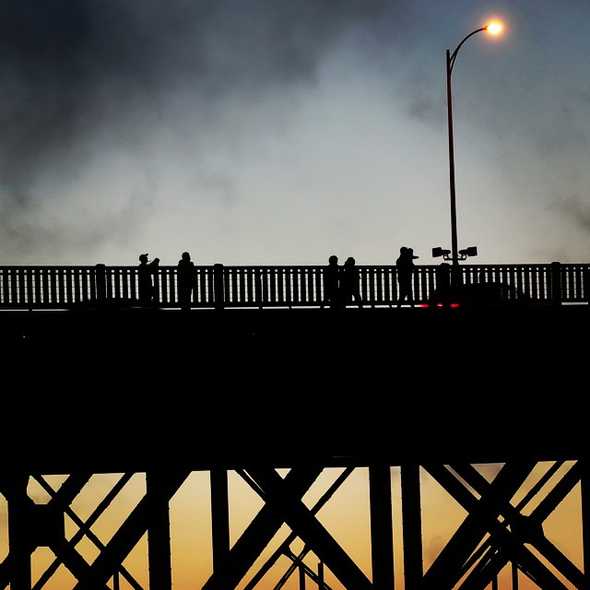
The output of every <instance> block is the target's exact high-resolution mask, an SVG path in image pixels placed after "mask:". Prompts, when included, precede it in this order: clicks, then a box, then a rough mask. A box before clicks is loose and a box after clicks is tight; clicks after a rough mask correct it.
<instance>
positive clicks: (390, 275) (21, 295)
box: [0, 263, 590, 309]
mask: <svg viewBox="0 0 590 590" xmlns="http://www.w3.org/2000/svg"><path fill="white" fill-rule="evenodd" d="M325 269H326V267H325V266H223V265H221V264H217V265H213V266H197V267H196V268H195V285H194V290H193V293H192V304H191V305H192V307H202V308H217V309H223V308H230V307H234V308H235V307H250V308H264V307H319V306H322V305H325V304H326V297H325V292H324V271H325ZM357 272H358V292H359V295H360V303H362V304H363V305H364V306H393V305H397V303H398V299H399V291H400V290H399V278H398V273H397V269H396V267H395V266H359V267H357ZM459 272H460V273H461V281H462V283H463V284H466V285H470V284H477V283H482V282H485V283H490V282H493V283H503V284H505V285H508V286H509V287H510V288H511V290H510V291H509V296H511V294H512V296H515V295H516V293H522V294H524V295H526V296H527V297H528V298H530V299H531V300H532V301H539V302H553V303H556V304H560V303H588V302H589V300H590V264H559V263H552V264H498V265H464V266H461V267H460V271H459ZM440 273H441V267H440V266H426V265H425V266H416V267H415V269H414V273H413V277H412V286H413V294H414V301H415V302H416V303H423V302H426V301H428V300H429V298H430V297H431V296H432V294H433V293H434V291H435V290H436V289H437V287H438V286H439V281H440V277H441V274H440ZM153 278H154V289H155V302H156V304H157V305H158V306H160V307H172V308H174V307H179V306H180V302H179V293H178V284H177V268H176V267H175V266H162V267H159V269H158V271H157V273H156V274H155V275H154V277H153ZM138 301H139V288H138V270H137V267H129V266H105V265H101V264H99V265H96V266H83V267H82V266H80V267H78V266H75V267H74V266H3V267H0V308H13V309H44V308H45V309H63V308H70V307H77V306H84V305H89V304H102V303H120V304H131V305H133V304H137V303H138ZM355 304H356V302H355Z"/></svg>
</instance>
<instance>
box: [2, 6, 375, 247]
mask: <svg viewBox="0 0 590 590" xmlns="http://www.w3.org/2000/svg"><path fill="white" fill-rule="evenodd" d="M384 8H385V2H384V0H371V1H366V0H341V1H339V2H334V1H333V0H331V1H327V0H298V1H297V2H289V1H287V0H284V1H283V0H280V1H277V0H273V1H270V0H250V1H247V2H244V1H243V0H201V1H197V2H195V1H189V0H142V1H141V2H139V1H137V2H134V3H131V2H126V3H121V2H118V1H116V0H56V1H55V2H51V3H39V2H37V1H36V0H7V1H5V2H3V3H2V4H1V5H0V83H1V86H2V89H3V91H2V93H1V94H2V95H1V97H0V125H1V141H0V214H1V217H2V219H3V221H2V226H1V227H0V231H2V232H3V240H4V241H9V242H10V245H11V249H12V250H13V251H15V252H18V251H20V252H26V251H28V250H30V251H34V250H35V248H37V247H38V245H39V244H40V243H47V240H49V243H51V244H53V245H55V246H56V247H63V248H67V247H72V246H74V245H75V244H79V245H81V246H82V247H84V248H86V247H89V246H90V245H91V244H92V243H99V242H100V240H101V239H107V238H108V237H109V236H110V235H112V233H113V231H116V230H117V228H118V226H117V223H115V224H114V225H113V219H112V213H111V212H109V211H106V212H105V213H104V215H103V216H99V217H98V218H97V219H96V224H95V226H94V228H93V230H92V231H88V229H87V227H86V226H85V224H81V225H79V226H75V224H68V223H61V224H60V223H57V224H54V225H52V226H51V227H45V226H44V224H43V223H42V222H40V221H39V220H38V219H37V217H36V215H35V212H36V210H37V208H38V205H39V203H40V202H41V201H43V200H47V199H49V198H51V199H53V200H54V202H55V207H56V208H59V207H61V208H63V207H66V206H67V205H65V204H64V203H63V202H62V201H61V200H60V198H59V197H48V196H47V194H46V192H45V191H44V190H43V189H44V184H43V183H44V182H45V181H46V179H47V178H48V177H50V178H51V180H52V182H53V183H54V184H55V185H57V187H58V188H59V186H60V184H61V183H63V185H64V186H68V184H69V183H70V184H71V183H72V182H73V179H75V178H76V175H77V173H78V170H79V169H81V168H84V167H87V166H88V165H89V162H90V161H91V159H92V149H93V148H94V147H95V145H94V144H95V142H96V141H97V137H100V138H101V140H102V141H103V144H102V146H101V147H102V148H103V149H104V150H108V149H110V147H111V145H110V144H113V143H116V144H117V145H118V146H121V145H122V146H124V149H127V150H131V151H136V152H138V153H140V152H141V151H142V149H143V148H144V147H145V146H144V145H143V142H144V141H145V139H144V137H145V135H144V134H145V132H146V130H147V129H149V128H150V127H152V126H157V125H158V124H159V123H160V122H161V120H162V119H166V118H168V119H176V121H175V124H176V125H177V127H178V128H182V118H183V117H186V116H187V112H186V107H185V106H183V108H178V106H177V104H176V103H175V100H176V99H177V98H178V97H179V96H182V95H185V96H188V97H189V99H188V100H190V101H191V104H192V111H193V112H192V113H191V116H200V117H201V118H202V120H203V121H204V124H208V125H211V124H212V119H213V120H214V117H215V113H216V109H218V108H219V107H218V105H219V102H220V101H223V100H224V99H225V98H227V97H232V98H233V99H236V98H240V97H242V98H243V100H248V101H255V100H257V99H258V98H259V97H264V96H265V95H266V94H267V93H268V92H271V91H273V89H275V91H280V92H281V93H288V92H289V89H290V87H293V86H294V85H300V84H305V83H308V82H311V81H313V79H314V76H315V72H316V69H317V67H318V64H319V63H320V61H321V59H322V56H323V55H324V53H325V52H326V51H327V50H328V49H329V48H330V47H331V46H332V45H333V44H334V43H335V42H336V41H337V40H338V39H339V38H340V37H341V36H342V35H344V34H346V33H347V31H350V30H353V29H355V28H358V27H363V26H365V25H366V24H367V23H369V22H373V23H375V22H377V21H378V20H379V18H380V16H382V14H383V10H384ZM183 109H184V110H183ZM105 137H107V138H108V141H105V140H104V138H105ZM109 142H110V143H109ZM91 146H92V147H91ZM205 182H206V183H209V184H214V185H215V187H216V189H215V190H218V191H221V192H222V193H223V195H224V196H223V198H224V200H225V201H228V202H229V201H231V195H229V191H230V188H231V179H223V180H220V177H219V176H217V177H216V176H215V175H213V176H210V177H209V178H206V179H205ZM39 184H41V186H39ZM87 188H88V190H95V188H96V187H87ZM148 192H149V190H148ZM146 199H147V200H148V201H149V196H148V195H147V194H146ZM130 206H131V205H130V204H125V205H124V206H123V208H124V209H128V208H129V207H130ZM138 207H139V209H137V210H126V211H124V212H123V213H126V214H127V219H129V220H133V221H137V219H138V217H139V218H140V217H141V215H140V214H139V213H140V210H141V203H138ZM119 213H121V212H119ZM100 228H102V229H100ZM109 228H110V229H109ZM130 229H131V228H130Z"/></svg>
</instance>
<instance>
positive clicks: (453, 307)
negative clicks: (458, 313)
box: [450, 303, 461, 309]
mask: <svg viewBox="0 0 590 590" xmlns="http://www.w3.org/2000/svg"><path fill="white" fill-rule="evenodd" d="M460 307H461V304H460V303H451V305H450V308H451V309H459V308H460Z"/></svg>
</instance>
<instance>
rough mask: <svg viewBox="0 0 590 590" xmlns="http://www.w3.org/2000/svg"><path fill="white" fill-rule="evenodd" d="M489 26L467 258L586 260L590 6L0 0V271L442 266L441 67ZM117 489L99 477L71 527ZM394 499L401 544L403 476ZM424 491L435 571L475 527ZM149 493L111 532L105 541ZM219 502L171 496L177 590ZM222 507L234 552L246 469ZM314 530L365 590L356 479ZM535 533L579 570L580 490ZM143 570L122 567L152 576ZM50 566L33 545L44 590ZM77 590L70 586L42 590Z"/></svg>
mask: <svg viewBox="0 0 590 590" xmlns="http://www.w3.org/2000/svg"><path fill="white" fill-rule="evenodd" d="M491 17H496V18H501V19H503V20H504V22H505V23H506V31H505V33H504V34H503V35H501V36H500V37H498V38H490V37H489V36H488V35H484V34H481V35H478V36H476V37H475V38H473V39H471V40H470V41H469V43H468V44H467V45H466V46H465V48H464V49H463V50H462V52H461V54H460V56H459V59H458V61H457V65H456V69H455V73H454V82H453V83H454V97H455V140H456V166H457V199H458V212H459V241H460V244H459V246H460V247H465V246H471V245H477V246H478V247H479V251H480V257H479V259H478V260H479V261H480V262H482V263H509V262H519V263H525V262H551V261H562V262H567V261H575V262H585V261H587V260H588V255H589V253H590V194H589V192H588V186H590V166H588V161H589V155H590V66H589V65H588V56H589V55H590V36H589V35H588V33H587V28H586V27H585V24H586V23H588V22H590V3H589V2H588V0H565V1H562V2H556V1H555V0H519V1H518V2H514V1H508V0H505V1H501V0H500V1H498V2H490V1H487V0H486V1H484V0H449V1H447V2H433V1H432V0H338V1H336V0H272V1H271V0H192V1H190V0H134V1H132V0H129V1H128V2H121V1H120V0H101V1H100V2H97V1H96V0H54V1H52V2H48V1H46V2H42V1H40V0H3V1H2V3H0V83H1V88H2V92H1V93H0V265H8V264H95V263H97V262H103V263H106V264H133V265H134V264H136V263H137V256H138V254H139V253H143V252H149V253H150V255H152V256H159V257H160V259H161V261H162V264H176V263H177V261H178V259H179V256H180V253H181V252H182V251H184V250H188V251H190V252H191V254H192V256H193V259H195V261H196V262H197V264H198V263H202V264H212V263H216V262H221V263H225V264H278V263H284V264H316V263H318V264H319V263H324V262H325V261H326V260H327V259H328V256H330V255H331V254H337V255H338V256H339V257H340V259H341V260H344V259H345V258H346V257H348V256H351V255H353V256H354V257H355V258H356V261H357V263H359V264H388V263H393V262H394V260H395V258H396V257H397V255H398V251H399V247H400V246H401V245H407V246H411V247H413V248H414V251H415V253H416V254H418V255H419V256H420V260H419V261H418V262H423V263H432V262H433V260H432V259H431V257H430V249H431V248H432V247H433V246H443V247H450V226H449V189H448V151H447V149H448V144H447V128H446V103H445V87H444V52H445V49H447V48H451V49H452V48H454V46H455V45H456V44H457V43H458V42H459V41H460V40H461V39H462V38H463V36H464V35H466V34H467V33H468V32H470V31H471V30H473V29H476V28H478V27H480V26H482V25H484V24H485V23H486V22H487V21H488V20H489V19H490V18H491ZM546 468H547V465H541V466H539V474H540V473H542V471H543V469H546ZM496 471H497V467H493V466H492V467H490V466H488V467H487V468H486V469H485V473H486V475H487V476H488V477H490V478H491V477H493V475H494V473H495V472H496ZM539 474H537V476H538V475H539ZM336 475H337V472H333V471H330V472H327V473H326V474H324V475H323V476H322V480H321V481H320V482H318V484H317V486H316V487H315V488H314V489H313V490H312V493H310V495H309V497H308V501H311V498H312V497H313V494H314V493H315V494H319V493H320V492H321V489H322V486H324V487H325V486H327V485H329V483H330V482H331V481H332V480H333V479H334V478H335V477H336ZM114 478H115V476H110V475H109V476H96V477H95V478H94V479H93V480H92V482H91V483H90V484H89V485H88V486H87V489H86V490H85V492H84V493H83V494H82V495H81V496H80V498H78V499H77V500H76V502H75V505H74V507H75V509H76V510H77V511H78V512H79V513H80V515H81V516H83V515H85V514H88V513H89V512H90V511H91V510H92V509H93V507H94V506H95V505H96V504H97V503H98V501H99V500H100V497H101V494H102V495H104V494H105V493H106V491H107V489H108V485H109V483H111V484H112V482H113V481H114ZM533 479H534V478H533ZM52 481H53V482H54V483H55V484H56V485H57V482H58V481H59V480H58V479H53V480H52ZM392 481H393V484H394V492H395V493H394V495H395V502H396V507H395V510H396V514H395V523H394V524H395V530H396V533H397V536H398V537H399V532H400V522H399V520H400V514H399V472H398V470H397V469H396V468H394V469H393V470H392ZM423 484H424V488H423V511H424V536H425V542H424V557H425V562H426V564H429V563H430V562H431V560H432V559H433V558H434V557H435V556H436V555H437V553H438V551H439V550H440V548H441V547H442V546H443V544H444V543H445V541H446V540H447V539H448V538H449V536H450V535H451V534H452V532H453V531H454V529H455V527H456V526H457V525H458V523H459V522H460V521H461V518H462V516H463V515H464V513H463V511H462V509H461V508H459V507H458V506H457V505H456V504H455V503H454V502H453V501H452V500H450V499H449V498H448V495H447V494H446V493H444V492H443V491H442V490H441V489H440V488H439V487H438V485H437V484H435V483H434V482H433V481H432V480H431V479H430V478H429V477H428V476H427V475H426V474H423ZM531 484H532V481H531V482H529V483H528V485H531ZM143 485H144V484H143V479H142V476H141V475H137V476H136V477H135V478H134V480H132V482H131V483H130V484H129V485H128V486H127V487H126V488H125V491H124V493H123V494H122V497H121V500H120V502H118V503H117V504H116V505H115V506H114V507H113V509H112V510H111V511H110V512H109V514H108V516H107V515H105V517H104V518H103V519H101V520H100V521H99V523H98V524H97V526H96V532H97V534H99V536H101V538H103V540H104V541H107V540H108V538H109V536H110V535H111V534H112V533H113V531H114V530H115V529H116V527H117V526H118V523H120V522H121V520H122V519H123V518H124V516H125V514H127V513H128V511H129V509H130V508H131V507H132V506H133V505H134V502H136V501H137V499H138V498H139V497H140V495H141V493H142V490H143ZM31 486H32V487H31V488H30V493H31V496H32V497H33V498H35V499H36V500H37V501H39V502H43V501H44V498H45V496H44V493H43V492H42V491H41V490H39V489H37V488H36V487H34V486H33V485H32V484H31ZM208 486H209V484H208V475H207V474H206V473H195V474H193V475H192V476H191V478H190V480H189V481H188V482H187V483H186V484H185V485H184V486H183V488H182V489H181V491H180V492H179V493H178V494H177V496H176V497H175V498H174V500H173V514H172V518H173V521H172V527H173V529H172V534H173V560H174V562H173V563H174V588H175V590H195V589H196V588H199V587H200V585H201V584H202V583H203V582H204V581H205V580H206V579H207V577H208V575H209V574H210V572H211V561H210V522H209V487H208ZM231 492H232V513H231V515H232V535H233V538H234V539H235V538H236V537H237V535H239V533H240V531H241V530H243V529H244V527H245V526H246V525H247V523H248V522H249V520H250V519H251V518H252V516H253V514H254V513H255V511H256V509H257V507H259V506H260V501H259V500H258V498H257V497H256V495H255V494H254V493H253V492H251V490H249V489H247V486H246V485H245V484H244V483H243V482H242V481H241V480H240V479H239V478H238V477H237V476H235V474H234V475H232V478H231ZM0 505H1V508H2V509H1V510H0V519H1V520H0V552H1V553H2V554H3V555H5V554H6V545H7V538H6V535H7V527H6V507H5V503H4V502H3V501H0ZM320 519H321V520H322V522H324V524H325V525H326V527H327V528H328V529H329V530H330V531H331V532H332V533H333V534H334V536H335V537H336V538H337V539H338V540H339V541H340V542H341V543H342V545H343V546H344V547H345V548H346V549H347V551H349V553H350V554H351V556H353V557H354V558H355V560H356V561H357V563H358V564H359V565H360V566H361V567H362V569H363V570H364V571H365V572H366V573H367V574H370V553H369V522H368V489H367V471H366V470H362V469H359V470H358V471H356V472H355V473H354V474H353V476H352V477H351V479H350V481H349V482H347V484H346V486H345V487H344V488H343V489H342V490H341V491H340V492H339V494H338V495H337V496H336V497H335V499H334V501H333V502H332V503H331V504H329V505H328V506H327V507H326V508H325V510H323V511H322V512H321V514H320ZM69 526H70V528H69V530H70V532H71V533H73V532H74V530H75V528H73V526H71V523H70V525H69ZM545 532H546V534H547V535H548V536H550V537H551V539H552V540H553V541H554V542H555V544H556V545H557V546H558V547H559V548H560V549H561V550H562V551H563V552H564V553H566V555H568V556H569V557H570V558H571V559H572V560H573V561H574V562H575V563H576V564H578V566H579V567H582V563H581V559H582V558H581V549H580V542H581V532H580V510H579V489H578V488H576V489H575V490H574V492H573V493H572V494H571V495H570V497H568V498H567V500H566V501H565V502H564V503H563V505H562V506H561V507H560V508H559V509H558V511H556V513H555V515H553V516H552V517H551V519H550V521H549V522H548V523H547V524H546V527H545ZM285 534H286V532H285ZM279 541H280V540H279V539H276V540H275V541H274V543H275V546H276V543H278V542H279ZM81 548H82V549H81V550H82V551H83V552H84V555H85V556H87V558H88V559H89V560H90V559H91V558H92V556H93V555H96V552H95V551H94V550H93V549H92V548H91V546H90V543H87V542H84V543H82V544H81ZM400 551H401V547H400V545H399V544H397V545H396V555H397V557H398V559H397V566H396V567H397V568H398V577H397V584H396V586H397V588H398V589H399V590H401V588H402V587H403V585H402V581H401V575H400V573H401V572H400V571H399V568H401V559H400ZM145 552H146V551H145V543H144V544H143V545H140V546H139V547H138V548H137V550H136V551H135V552H134V554H133V555H132V556H130V558H129V560H128V566H129V569H130V570H131V571H133V572H134V573H136V574H137V578H138V579H139V580H140V581H145V576H146V565H145ZM50 560H51V556H50V554H49V553H48V551H46V550H38V551H37V552H36V554H35V556H34V572H35V573H36V574H37V575H38V574H39V572H40V571H41V570H42V567H43V565H44V564H47V563H49V561H50ZM310 564H314V558H313V557H312V558H310ZM279 565H280V567H277V569H276V570H273V572H272V573H271V574H269V577H268V579H266V580H265V583H264V584H263V590H270V589H271V588H272V587H273V586H272V581H273V580H276V579H277V578H278V577H279V576H280V574H281V573H282V571H283V568H284V565H285V564H284V562H281V563H280V564H279ZM328 581H329V583H330V584H331V585H332V587H333V588H334V589H335V590H336V589H338V588H340V586H339V585H338V583H337V582H335V581H334V579H333V576H331V574H329V576H328ZM70 586H73V582H71V578H69V577H68V574H67V573H66V572H64V570H60V572H59V574H58V575H56V577H55V578H54V580H53V581H52V582H51V584H49V586H48V587H49V588H50V590H67V589H68V588H69V587H70ZM122 587H123V588H126V586H125V585H124V584H123V585H122ZM295 587H296V580H295V579H293V580H292V582H291V583H290V585H289V586H287V588H288V590H294V588H295ZM501 587H503V588H504V587H505V588H508V587H509V586H501ZM521 588H523V589H525V590H528V589H529V588H531V587H530V586H529V587H527V585H526V583H525V582H524V580H523V584H522V586H521Z"/></svg>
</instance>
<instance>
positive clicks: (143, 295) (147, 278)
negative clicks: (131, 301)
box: [138, 254, 160, 306]
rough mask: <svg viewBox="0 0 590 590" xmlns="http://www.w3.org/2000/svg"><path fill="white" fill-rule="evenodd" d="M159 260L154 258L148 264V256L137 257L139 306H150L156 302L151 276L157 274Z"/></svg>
mask: <svg viewBox="0 0 590 590" xmlns="http://www.w3.org/2000/svg"><path fill="white" fill-rule="evenodd" d="M159 264H160V259H159V258H154V259H153V260H152V262H150V263H149V264H148V255H147V254H140V255H139V269H138V279H139V302H140V303H141V305H146V306H147V305H150V304H151V303H156V302H157V293H156V290H155V289H154V285H153V282H152V275H153V274H155V273H157V272H158V267H159Z"/></svg>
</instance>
